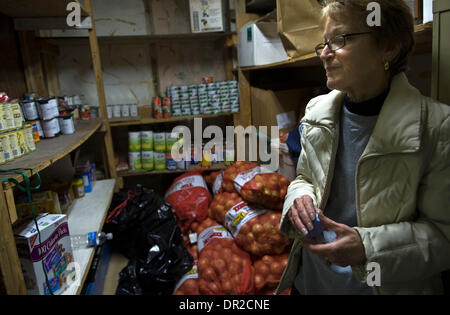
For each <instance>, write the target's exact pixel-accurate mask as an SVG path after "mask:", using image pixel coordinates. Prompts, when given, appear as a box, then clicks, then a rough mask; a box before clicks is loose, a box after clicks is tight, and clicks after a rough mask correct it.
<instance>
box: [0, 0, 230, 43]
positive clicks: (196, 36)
mask: <svg viewBox="0 0 450 315" xmlns="http://www.w3.org/2000/svg"><path fill="white" fill-rule="evenodd" d="M0 1H1V0H0ZM233 35H236V32H208V33H184V34H152V35H128V36H127V35H119V36H97V39H98V41H99V42H100V43H109V42H114V43H120V42H124V43H129V42H130V41H144V42H160V41H173V40H202V39H205V40H212V39H221V38H228V37H231V36H233ZM40 39H45V40H49V41H52V40H55V41H59V40H62V41H64V40H76V39H79V40H86V39H87V37H86V36H57V37H56V36H54V37H52V36H50V37H45V36H42V37H40Z"/></svg>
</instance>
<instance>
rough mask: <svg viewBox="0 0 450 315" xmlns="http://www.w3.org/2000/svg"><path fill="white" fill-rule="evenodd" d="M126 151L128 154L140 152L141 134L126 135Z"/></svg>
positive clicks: (131, 133)
mask: <svg viewBox="0 0 450 315" xmlns="http://www.w3.org/2000/svg"><path fill="white" fill-rule="evenodd" d="M128 149H129V151H130V152H141V132H139V131H137V132H129V133H128Z"/></svg>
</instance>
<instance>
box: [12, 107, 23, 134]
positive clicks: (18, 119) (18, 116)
mask: <svg viewBox="0 0 450 315" xmlns="http://www.w3.org/2000/svg"><path fill="white" fill-rule="evenodd" d="M11 110H12V113H13V119H14V126H15V128H21V127H22V124H23V117H22V111H21V110H20V105H19V103H12V104H11Z"/></svg>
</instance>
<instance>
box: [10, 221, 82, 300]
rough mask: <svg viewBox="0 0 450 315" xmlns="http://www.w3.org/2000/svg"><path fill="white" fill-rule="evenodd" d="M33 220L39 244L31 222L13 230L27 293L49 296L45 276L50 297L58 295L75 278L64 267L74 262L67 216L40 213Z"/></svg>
mask: <svg viewBox="0 0 450 315" xmlns="http://www.w3.org/2000/svg"><path fill="white" fill-rule="evenodd" d="M36 220H37V224H38V227H39V231H40V234H41V242H42V243H40V242H39V235H38V232H37V230H36V225H35V223H34V221H33V220H29V221H26V222H24V223H23V224H21V225H20V226H18V227H16V228H15V235H16V236H15V238H16V245H17V250H18V253H19V259H20V262H21V264H22V270H23V276H24V279H25V283H26V286H27V289H28V294H33V295H37V294H40V295H48V294H50V291H49V289H48V286H47V284H46V280H45V273H46V274H47V278H48V282H49V285H50V288H51V290H52V292H53V294H61V293H62V292H63V291H64V290H65V289H66V288H67V287H68V285H69V283H70V282H71V280H73V277H74V276H75V274H74V272H73V271H70V272H69V270H68V268H67V267H68V266H69V264H70V263H71V262H72V261H73V254H72V246H71V243H70V234H69V225H68V222H67V216H66V215H64V214H41V215H39V216H38V217H37V218H36ZM44 272H45V273H44Z"/></svg>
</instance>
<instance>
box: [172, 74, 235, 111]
mask: <svg viewBox="0 0 450 315" xmlns="http://www.w3.org/2000/svg"><path fill="white" fill-rule="evenodd" d="M167 95H168V96H169V97H170V98H171V101H172V116H174V117H177V116H189V115H200V114H203V115H210V114H218V113H231V112H233V113H237V112H239V109H240V106H239V90H238V83H237V81H222V82H208V83H202V84H198V85H190V86H186V85H183V86H170V87H168V88H167Z"/></svg>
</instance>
